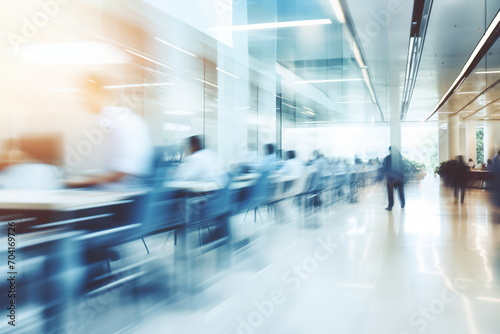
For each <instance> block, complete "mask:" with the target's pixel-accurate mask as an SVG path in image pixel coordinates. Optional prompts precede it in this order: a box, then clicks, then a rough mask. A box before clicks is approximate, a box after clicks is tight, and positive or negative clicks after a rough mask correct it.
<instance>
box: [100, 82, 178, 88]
mask: <svg viewBox="0 0 500 334" xmlns="http://www.w3.org/2000/svg"><path fill="white" fill-rule="evenodd" d="M170 85H173V84H172V83H171V82H158V83H145V84H129V85H113V86H104V88H106V89H118V88H132V87H156V86H170Z"/></svg>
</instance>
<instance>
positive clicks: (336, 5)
mask: <svg viewBox="0 0 500 334" xmlns="http://www.w3.org/2000/svg"><path fill="white" fill-rule="evenodd" d="M330 4H331V5H332V7H333V12H334V13H335V16H336V17H337V20H338V21H339V22H340V23H342V24H343V23H345V22H346V19H345V15H344V10H343V9H342V5H341V4H340V1H339V0H330Z"/></svg>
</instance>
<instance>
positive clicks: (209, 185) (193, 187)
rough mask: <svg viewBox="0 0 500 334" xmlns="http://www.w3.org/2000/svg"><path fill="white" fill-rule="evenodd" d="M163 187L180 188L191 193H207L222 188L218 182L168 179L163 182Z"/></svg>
mask: <svg viewBox="0 0 500 334" xmlns="http://www.w3.org/2000/svg"><path fill="white" fill-rule="evenodd" d="M163 187H165V188H173V189H179V190H183V191H187V192H191V193H205V192H211V191H216V190H218V189H220V188H221V185H220V184H218V183H217V182H198V181H167V182H165V183H164V184H163Z"/></svg>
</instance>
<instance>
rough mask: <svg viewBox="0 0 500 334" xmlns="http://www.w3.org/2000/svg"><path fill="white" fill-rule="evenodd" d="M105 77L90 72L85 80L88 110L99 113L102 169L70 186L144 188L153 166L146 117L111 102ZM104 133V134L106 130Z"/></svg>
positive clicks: (84, 87) (69, 182)
mask: <svg viewBox="0 0 500 334" xmlns="http://www.w3.org/2000/svg"><path fill="white" fill-rule="evenodd" d="M105 86H106V83H105V80H104V79H103V78H101V77H99V76H97V75H90V76H88V77H87V78H86V80H85V81H84V82H83V86H82V89H83V92H84V98H85V102H86V104H87V106H86V109H87V111H88V112H90V113H92V114H94V115H96V116H97V117H98V119H97V123H96V124H97V125H98V126H99V129H102V132H100V134H101V136H102V143H101V144H100V145H99V146H102V147H103V148H104V150H105V155H104V160H102V161H100V162H99V164H100V166H99V171H98V172H97V173H92V174H91V175H87V176H85V177H83V178H81V179H79V180H70V181H68V182H67V185H68V186H70V187H97V188H103V189H126V188H130V187H141V186H143V185H144V181H145V177H146V176H148V175H150V173H151V169H152V159H153V146H152V142H151V139H150V134H149V130H148V127H147V125H146V123H145V122H144V120H143V119H142V118H141V117H139V116H138V115H137V114H135V113H134V112H133V111H132V110H130V109H129V108H127V107H123V106H112V105H111V98H112V96H111V94H110V93H109V90H107V89H106V88H105ZM103 132H104V133H103Z"/></svg>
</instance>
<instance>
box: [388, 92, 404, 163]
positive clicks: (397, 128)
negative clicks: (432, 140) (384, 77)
mask: <svg viewBox="0 0 500 334" xmlns="http://www.w3.org/2000/svg"><path fill="white" fill-rule="evenodd" d="M390 96H391V102H390V106H391V115H390V117H391V119H390V126H391V128H390V130H391V146H393V147H396V148H398V149H399V151H400V152H401V153H403V148H402V147H401V124H400V123H399V119H400V112H401V109H400V104H399V103H400V97H399V85H398V84H397V82H393V83H392V85H391V91H390Z"/></svg>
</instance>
